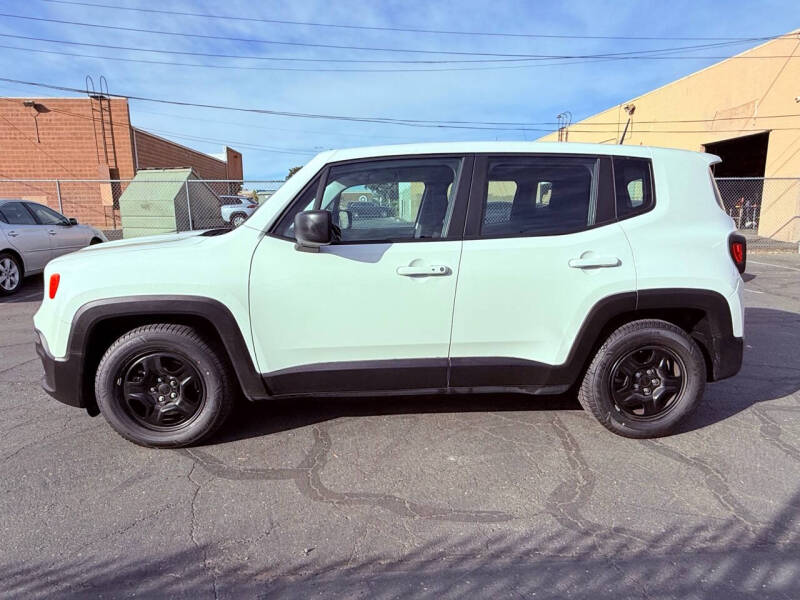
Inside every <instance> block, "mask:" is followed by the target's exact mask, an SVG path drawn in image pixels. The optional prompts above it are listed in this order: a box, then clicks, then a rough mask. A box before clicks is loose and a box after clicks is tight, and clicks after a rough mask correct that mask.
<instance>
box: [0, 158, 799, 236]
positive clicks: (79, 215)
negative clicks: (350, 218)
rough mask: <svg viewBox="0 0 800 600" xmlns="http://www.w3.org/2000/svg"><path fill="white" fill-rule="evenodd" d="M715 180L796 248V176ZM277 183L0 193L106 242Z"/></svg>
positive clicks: (99, 185)
mask: <svg viewBox="0 0 800 600" xmlns="http://www.w3.org/2000/svg"><path fill="white" fill-rule="evenodd" d="M716 182H717V188H718V189H719V193H720V200H721V203H722V205H723V207H724V209H725V212H727V213H728V215H730V217H731V218H732V219H733V221H734V223H735V224H736V227H737V228H738V229H739V230H740V231H741V232H742V233H744V235H745V236H746V237H747V238H748V247H749V249H751V250H765V251H794V252H797V251H798V243H799V242H800V178H754V177H742V178H728V177H723V178H717V179H716ZM282 184H283V181H275V180H262V181H254V180H248V181H226V180H203V179H196V178H195V177H194V175H193V173H191V172H190V171H189V170H187V171H186V176H185V177H182V178H181V177H176V175H175V172H174V171H173V172H166V171H159V170H153V171H140V172H139V174H138V175H137V177H136V178H135V179H131V180H75V179H60V180H44V179H24V180H23V179H18V180H10V179H0V198H22V199H25V200H31V201H34V202H39V203H41V204H45V205H47V206H50V207H51V208H53V209H55V210H57V211H59V212H60V213H62V214H64V215H66V216H67V217H74V218H76V219H77V220H78V221H79V222H80V223H86V224H88V225H93V226H94V227H97V228H98V229H101V230H103V231H104V232H105V234H106V236H107V237H108V238H109V239H121V238H132V237H139V236H144V235H155V234H159V233H174V232H179V231H188V230H193V229H213V228H225V227H230V228H233V227H238V226H239V225H241V224H242V223H243V222H244V221H245V220H246V219H247V217H248V216H250V215H251V214H252V213H253V212H254V211H255V209H256V208H258V206H259V205H260V204H262V203H263V202H266V201H267V200H268V199H269V197H270V196H271V195H272V194H273V193H274V192H275V191H276V190H277V189H278V188H279V187H280V186H281V185H282ZM374 193H375V192H374V191H372V192H370V193H367V192H365V193H362V194H361V195H358V196H354V197H353V198H352V199H350V200H352V204H353V208H355V209H358V208H359V207H361V206H362V205H363V208H364V211H368V209H370V208H371V207H372V205H373V204H374V201H372V202H371V200H373V198H372V196H373V195H374ZM495 195H497V194H495ZM500 195H502V194H500ZM499 199H500V198H494V197H492V198H490V203H489V206H488V207H487V208H492V209H497V211H499V213H502V211H503V210H507V207H506V204H504V203H500V202H491V200H499ZM372 216H380V215H372ZM499 216H500V217H502V214H499Z"/></svg>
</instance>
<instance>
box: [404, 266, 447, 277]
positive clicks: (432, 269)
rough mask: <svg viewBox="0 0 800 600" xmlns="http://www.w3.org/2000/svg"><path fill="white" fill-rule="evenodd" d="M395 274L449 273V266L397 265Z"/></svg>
mask: <svg viewBox="0 0 800 600" xmlns="http://www.w3.org/2000/svg"><path fill="white" fill-rule="evenodd" d="M397 274H398V275H404V276H405V277H413V276H415V275H416V276H428V277H430V276H441V275H449V274H450V267H447V266H445V265H427V266H419V267H418V266H408V267H397Z"/></svg>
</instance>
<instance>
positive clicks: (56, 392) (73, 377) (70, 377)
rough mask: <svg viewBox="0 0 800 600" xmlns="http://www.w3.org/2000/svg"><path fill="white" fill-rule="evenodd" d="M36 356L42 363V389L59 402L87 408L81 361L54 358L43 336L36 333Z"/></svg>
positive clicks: (69, 358)
mask: <svg viewBox="0 0 800 600" xmlns="http://www.w3.org/2000/svg"><path fill="white" fill-rule="evenodd" d="M36 354H38V355H39V358H40V359H41V361H42V367H43V368H44V377H42V388H43V389H44V391H45V392H47V393H48V394H50V395H51V396H52V397H53V398H55V399H56V400H58V401H59V402H63V403H64V404H67V405H69V406H75V407H78V408H86V403H85V402H84V400H83V394H82V385H81V382H82V377H81V361H80V360H79V359H76V358H75V357H70V356H67V358H66V359H65V360H58V359H56V358H53V356H52V355H51V354H50V351H49V349H48V348H47V343H46V342H45V341H44V339H43V338H42V334H41V333H39V332H38V331H37V332H36Z"/></svg>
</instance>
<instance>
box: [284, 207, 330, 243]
mask: <svg viewBox="0 0 800 600" xmlns="http://www.w3.org/2000/svg"><path fill="white" fill-rule="evenodd" d="M294 235H295V239H296V240H297V243H296V244H295V248H297V249H298V250H306V251H309V250H310V251H312V252H317V251H319V247H320V246H327V245H329V244H330V243H331V242H335V241H336V240H338V239H339V228H338V227H337V226H336V225H335V224H334V223H333V215H332V214H331V212H330V211H328V210H306V211H303V212H300V213H297V214H296V215H295V217H294Z"/></svg>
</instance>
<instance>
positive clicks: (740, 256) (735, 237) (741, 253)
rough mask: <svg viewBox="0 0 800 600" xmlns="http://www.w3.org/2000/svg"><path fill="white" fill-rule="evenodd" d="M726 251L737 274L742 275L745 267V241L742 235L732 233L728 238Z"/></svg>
mask: <svg viewBox="0 0 800 600" xmlns="http://www.w3.org/2000/svg"><path fill="white" fill-rule="evenodd" d="M728 250H729V251H730V253H731V259H732V260H733V264H734V265H736V268H737V269H738V270H739V273H744V269H745V267H746V266H747V239H745V237H744V236H743V235H740V234H738V233H732V234H731V236H730V237H729V238H728Z"/></svg>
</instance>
